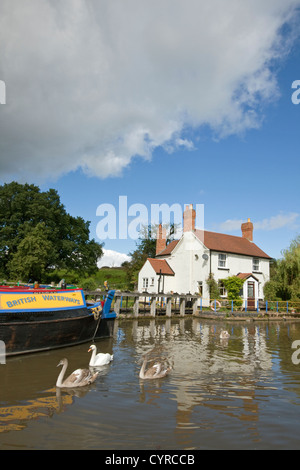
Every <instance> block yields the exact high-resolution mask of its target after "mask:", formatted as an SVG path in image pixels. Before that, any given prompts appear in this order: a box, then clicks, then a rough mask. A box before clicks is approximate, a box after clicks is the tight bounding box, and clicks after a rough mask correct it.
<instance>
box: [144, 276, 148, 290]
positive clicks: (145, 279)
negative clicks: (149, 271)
mask: <svg viewBox="0 0 300 470" xmlns="http://www.w3.org/2000/svg"><path fill="white" fill-rule="evenodd" d="M148 285H149V279H148V278H147V277H143V289H147V288H148Z"/></svg>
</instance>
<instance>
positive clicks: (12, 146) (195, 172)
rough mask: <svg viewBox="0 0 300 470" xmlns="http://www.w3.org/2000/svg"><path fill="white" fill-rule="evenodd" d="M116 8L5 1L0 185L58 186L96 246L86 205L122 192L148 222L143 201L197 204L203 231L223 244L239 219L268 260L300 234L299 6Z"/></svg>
mask: <svg viewBox="0 0 300 470" xmlns="http://www.w3.org/2000/svg"><path fill="white" fill-rule="evenodd" d="M12 3H13V5H11V4H12ZM116 3H117V4H118V7H119V8H118V9H115V10H114V9H113V8H112V7H111V4H109V2H98V3H97V2H93V1H90V2H81V1H76V2H74V1H71V0H70V1H69V0H68V1H66V2H65V3H64V6H57V5H56V6H55V7H54V6H53V3H52V2H50V1H49V2H47V1H46V2H45V3H44V4H43V6H41V3H40V2H37V1H35V0H30V1H29V2H28V8H27V9H26V11H24V6H23V4H22V2H20V1H19V0H15V1H14V2H8V1H4V2H3V5H2V6H1V7H0V9H2V10H3V11H2V12H1V13H2V18H5V19H6V22H5V23H4V25H6V26H7V29H6V31H5V33H6V34H4V32H3V29H2V34H3V37H1V32H0V39H1V40H3V41H4V44H5V46H4V52H3V53H2V55H0V79H2V80H4V81H5V83H6V90H7V100H6V101H7V102H6V104H5V105H0V159H1V166H0V170H1V176H0V182H1V183H2V184H3V183H4V182H9V181H12V180H18V181H20V182H24V181H28V182H32V183H36V184H38V185H39V186H40V188H41V189H42V190H47V189H48V188H50V187H51V188H55V189H57V191H58V193H59V195H60V197H61V201H62V203H63V204H64V205H65V207H66V210H67V211H68V212H69V213H70V214H72V215H74V216H82V217H83V218H84V219H85V220H89V221H91V226H90V229H91V238H94V239H95V240H96V241H99V242H102V240H100V239H99V238H98V236H97V231H96V229H97V224H98V223H99V221H100V219H101V217H99V216H97V215H96V211H97V207H98V206H99V205H102V204H105V203H107V204H112V205H113V206H114V207H115V209H116V211H117V215H118V210H119V207H118V206H119V197H120V196H126V197H127V202H128V206H130V205H132V204H136V203H140V204H143V205H144V206H146V208H147V209H148V211H149V217H150V209H151V204H162V203H166V204H169V205H172V204H180V205H182V207H183V206H184V204H188V203H192V204H194V205H196V204H204V223H205V229H207V230H213V231H217V232H222V233H229V234H233V235H241V230H240V225H241V222H242V221H246V220H247V218H248V217H249V218H251V220H252V221H253V223H254V242H255V243H256V244H257V245H258V246H259V247H260V248H262V249H263V250H264V251H265V252H266V253H268V254H269V255H270V256H272V257H275V258H278V257H280V256H281V250H283V249H285V248H287V247H288V246H289V244H290V242H291V240H293V239H294V238H295V237H296V236H297V235H298V234H299V233H300V208H299V200H300V194H299V193H300V190H299V167H300V164H299V129H300V126H299V124H300V105H295V104H293V103H292V100H291V97H292V93H293V91H295V90H293V89H292V83H293V81H295V80H300V68H299V64H300V40H299V36H298V31H297V24H299V23H297V18H298V20H299V17H297V8H299V6H300V2H299V1H292V0H291V1H287V2H286V4H285V6H284V7H283V6H282V5H281V4H282V2H279V1H275V0H274V1H273V2H269V1H268V0H265V1H261V2H258V1H251V2H250V1H245V2H244V3H243V4H242V5H243V6H240V4H241V2H240V3H238V2H236V1H234V0H228V4H227V11H226V13H224V12H222V10H221V5H222V2H221V3H220V2H219V1H218V0H213V1H212V3H211V4H210V5H211V7H208V6H207V5H206V4H205V2H199V1H198V2H194V1H192V2H191V11H188V12H187V11H186V8H184V6H183V2H181V1H180V0H176V1H175V2H173V3H172V2H169V1H167V0H166V1H165V2H163V5H164V9H163V11H161V9H159V7H158V5H156V3H154V4H152V6H151V5H149V3H147V2H136V1H135V0H130V1H128V3H127V9H126V10H124V11H123V9H122V3H121V2H116ZM125 3H126V2H125ZM87 4H88V6H89V8H87ZM123 5H124V2H123ZM142 7H143V8H142ZM128 9H129V12H128ZM38 10H40V11H39V13H40V15H36V18H42V17H43V16H41V15H42V14H43V13H44V17H46V18H47V20H44V23H43V20H37V19H36V20H33V19H32V18H33V16H32V15H30V12H31V13H32V12H33V11H36V12H37V11H38ZM91 10H92V12H93V14H91ZM133 10H134V11H135V13H136V20H135V22H134V23H130V21H132V11H133ZM71 11H72V12H73V13H72V15H71V14H70V12H71ZM45 13H47V15H46V16H45ZM26 15H28V17H27V16H26ZM197 15H198V16H197ZM124 16H125V18H124ZM195 16H196V17H197V18H198V19H199V18H200V20H199V22H200V23H201V22H202V21H203V24H202V26H201V24H200V25H198V22H196V21H195V23H194V22H193V17H195ZM102 17H104V19H106V21H104V19H103V18H102ZM28 18H30V21H31V24H30V25H28V23H26V19H27V20H28ZM210 18H212V19H213V20H214V21H216V24H218V29H216V28H212V27H210V26H207V24H210V23H209V21H208V20H209V19H210ZM151 19H152V22H151V21H150V20H151ZM167 19H168V21H167ZM205 19H206V20H207V21H205ZM217 21H219V23H218V22H217ZM221 22H222V23H221ZM128 23H130V24H131V26H132V28H129V29H128ZM178 26H180V28H179V27H178ZM28 28H30V30H29V29H28ZM126 28H127V29H126ZM247 28H248V29H247ZM154 29H155V31H154ZM4 30H5V26H4ZM220 30H221V33H222V34H221V33H220ZM78 31H80V37H79V39H78ZM113 33H114V34H113ZM198 36H200V38H199V41H198ZM24 38H26V39H24ZM37 38H38V39H39V41H40V42H41V44H42V46H43V47H42V46H39V45H37ZM139 38H141V40H140V41H138V39H139ZM84 41H85V42H84ZM205 41H207V42H205ZM38 44H39V42H38ZM82 44H85V46H84V47H83V45H82ZM64 52H65V55H64ZM11 54H13V56H14V57H15V58H17V59H18V60H16V61H15V62H14V63H12V62H11V61H10V57H11ZM88 59H89V60H88ZM78 63H79V64H80V67H78ZM16 64H18V65H16ZM91 64H92V65H91ZM1 129H2V130H1ZM1 142H2V144H1ZM129 220H131V219H130V218H129ZM135 246H136V241H135V240H132V239H130V238H128V239H127V240H120V239H118V238H116V239H106V240H105V245H104V248H105V250H112V251H113V252H117V253H122V254H128V253H129V252H130V251H132V250H134V249H135ZM108 254H109V255H110V256H109V257H107V258H106V259H105V261H106V263H107V264H109V263H111V264H113V263H114V264H115V265H117V264H118V263H119V262H120V260H123V259H125V258H124V257H123V258H122V257H120V256H117V254H116V253H115V254H114V253H111V252H109V253H108Z"/></svg>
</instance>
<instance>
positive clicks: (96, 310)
mask: <svg viewBox="0 0 300 470" xmlns="http://www.w3.org/2000/svg"><path fill="white" fill-rule="evenodd" d="M92 312H93V315H94V320H99V317H100V315H101V312H102V305H99V306H98V307H94V308H92Z"/></svg>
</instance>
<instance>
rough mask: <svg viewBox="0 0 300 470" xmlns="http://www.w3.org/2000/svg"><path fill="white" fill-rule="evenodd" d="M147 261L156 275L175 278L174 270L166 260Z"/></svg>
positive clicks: (151, 259) (149, 259) (152, 259)
mask: <svg viewBox="0 0 300 470" xmlns="http://www.w3.org/2000/svg"><path fill="white" fill-rule="evenodd" d="M147 261H149V263H150V264H151V266H152V268H153V269H154V271H155V273H156V274H165V275H166V276H175V273H174V271H173V269H172V268H171V266H170V265H169V264H168V262H167V261H166V260H165V259H155V258H148V260H147Z"/></svg>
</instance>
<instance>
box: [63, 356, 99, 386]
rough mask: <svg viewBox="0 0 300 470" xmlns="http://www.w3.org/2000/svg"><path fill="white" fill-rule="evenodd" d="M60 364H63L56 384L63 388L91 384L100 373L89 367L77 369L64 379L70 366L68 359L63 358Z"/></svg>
mask: <svg viewBox="0 0 300 470" xmlns="http://www.w3.org/2000/svg"><path fill="white" fill-rule="evenodd" d="M58 366H63V368H62V370H61V372H60V374H59V376H58V378H57V382H56V386H57V387H61V388H67V387H68V388H75V387H84V386H86V385H90V384H91V383H93V382H95V380H96V378H97V375H98V372H96V373H95V374H93V373H91V372H90V370H89V369H76V370H74V372H72V374H71V375H69V377H68V378H67V379H65V380H63V379H64V375H65V372H66V370H67V367H68V359H62V360H61V361H60V362H59V364H57V367H58Z"/></svg>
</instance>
